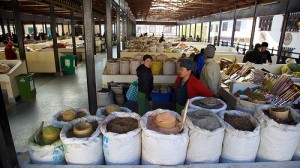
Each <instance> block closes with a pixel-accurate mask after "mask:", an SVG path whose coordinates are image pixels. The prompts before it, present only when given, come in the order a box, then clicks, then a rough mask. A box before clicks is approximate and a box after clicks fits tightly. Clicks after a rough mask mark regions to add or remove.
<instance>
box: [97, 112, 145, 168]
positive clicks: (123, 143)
mask: <svg viewBox="0 0 300 168" xmlns="http://www.w3.org/2000/svg"><path fill="white" fill-rule="evenodd" d="M116 117H131V118H135V119H137V120H139V119H140V116H139V115H138V114H136V113H124V112H114V113H112V114H111V115H109V116H107V117H106V118H105V120H104V121H103V122H102V123H101V124H100V129H101V132H102V134H103V135H104V136H103V151H104V155H105V162H106V164H107V165H139V164H140V158H141V143H142V139H141V138H142V137H141V127H138V128H137V129H135V130H133V131H130V132H127V133H125V134H118V133H113V132H107V130H106V125H107V123H108V122H109V121H110V120H112V119H114V118H116Z"/></svg>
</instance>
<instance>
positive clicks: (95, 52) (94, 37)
mask: <svg viewBox="0 0 300 168" xmlns="http://www.w3.org/2000/svg"><path fill="white" fill-rule="evenodd" d="M95 23H96V21H95V19H94V18H93V36H92V37H93V40H94V55H96V54H97V51H96V35H95Z"/></svg>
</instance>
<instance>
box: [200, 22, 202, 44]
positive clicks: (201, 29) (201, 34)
mask: <svg viewBox="0 0 300 168" xmlns="http://www.w3.org/2000/svg"><path fill="white" fill-rule="evenodd" d="M200 28H201V30H200V42H201V41H202V32H203V23H201V26H200Z"/></svg>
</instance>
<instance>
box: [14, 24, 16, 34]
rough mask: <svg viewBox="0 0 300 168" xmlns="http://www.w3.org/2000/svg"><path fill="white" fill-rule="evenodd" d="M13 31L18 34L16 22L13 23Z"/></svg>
mask: <svg viewBox="0 0 300 168" xmlns="http://www.w3.org/2000/svg"><path fill="white" fill-rule="evenodd" d="M13 31H14V34H16V25H15V23H13Z"/></svg>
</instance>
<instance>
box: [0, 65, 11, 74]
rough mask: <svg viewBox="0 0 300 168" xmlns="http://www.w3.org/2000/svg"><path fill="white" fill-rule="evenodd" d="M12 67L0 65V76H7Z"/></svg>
mask: <svg viewBox="0 0 300 168" xmlns="http://www.w3.org/2000/svg"><path fill="white" fill-rule="evenodd" d="M10 69H11V68H10V67H9V66H8V65H6V64H4V63H0V74H6V73H7V72H9V71H10Z"/></svg>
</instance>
